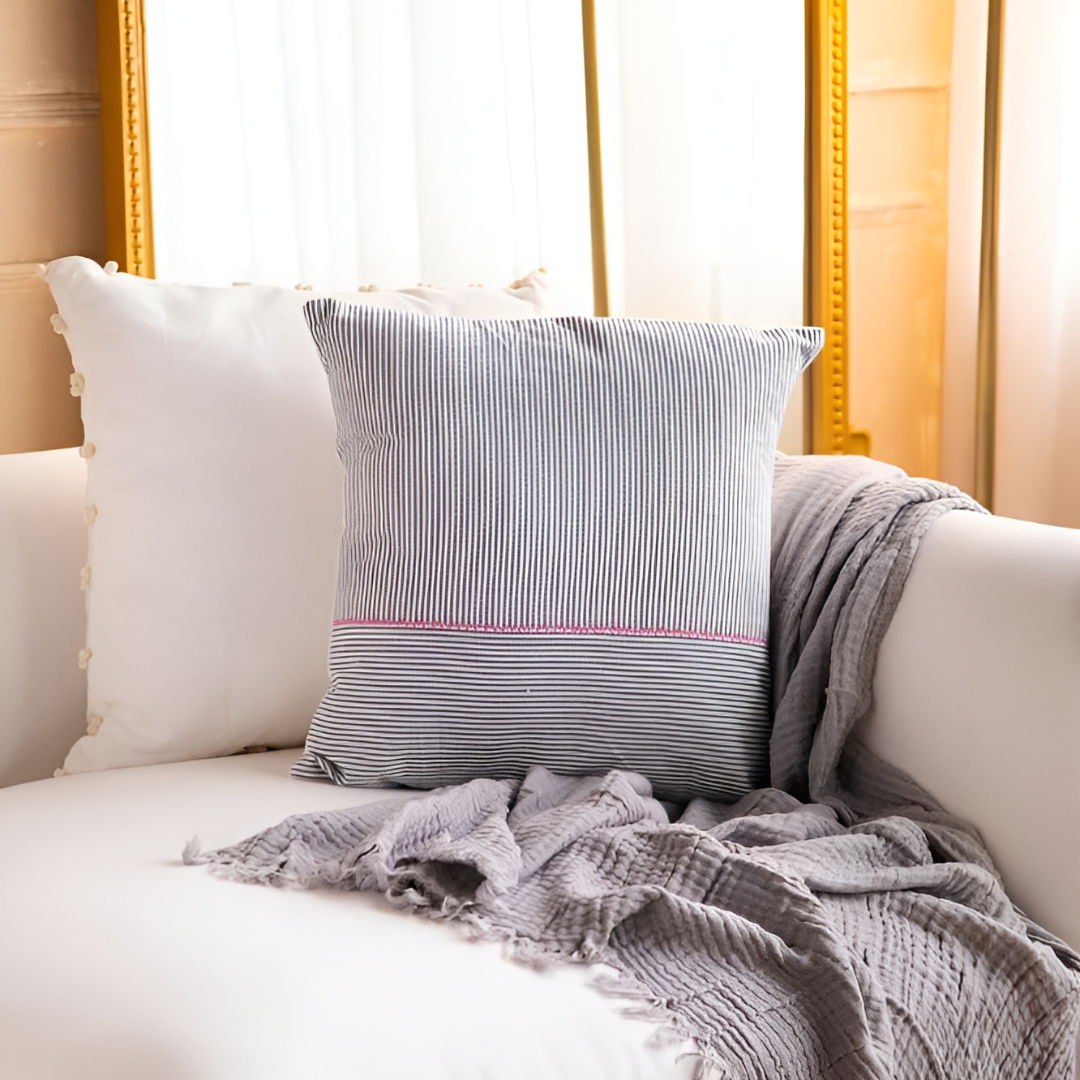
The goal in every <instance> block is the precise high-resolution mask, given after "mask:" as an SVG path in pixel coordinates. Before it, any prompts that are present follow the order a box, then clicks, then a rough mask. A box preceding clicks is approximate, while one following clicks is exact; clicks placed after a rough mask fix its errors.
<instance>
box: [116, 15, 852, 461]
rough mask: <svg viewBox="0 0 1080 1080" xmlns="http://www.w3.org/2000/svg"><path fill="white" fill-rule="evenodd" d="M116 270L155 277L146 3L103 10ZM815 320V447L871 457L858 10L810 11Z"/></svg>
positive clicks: (601, 259) (588, 70)
mask: <svg viewBox="0 0 1080 1080" xmlns="http://www.w3.org/2000/svg"><path fill="white" fill-rule="evenodd" d="M97 14H98V58H99V69H100V80H101V132H102V158H103V167H104V174H105V229H106V253H107V258H109V259H113V260H115V261H116V263H117V264H118V265H119V266H120V269H122V270H126V271H127V272H128V273H131V274H136V275H139V276H142V277H153V276H154V232H153V201H152V198H151V182H150V142H149V130H148V122H147V71H146V42H145V32H144V19H143V3H142V0H97ZM582 27H583V31H584V33H583V41H584V71H585V86H586V109H587V112H588V116H587V132H588V144H589V145H588V150H589V187H590V210H591V219H592V223H591V229H592V244H593V291H594V298H595V308H596V313H597V314H598V315H606V314H607V313H608V300H607V264H606V252H605V243H604V211H603V185H602V174H601V161H600V125H599V115H598V109H599V106H598V99H599V95H598V92H597V63H596V34H595V11H594V3H593V0H582ZM806 86H807V93H806V178H807V185H806V187H807V190H806V230H805V236H806V240H805V267H806V270H805V275H804V297H805V299H804V311H805V320H806V322H807V323H808V324H809V325H813V326H821V327H823V328H824V330H825V347H824V349H823V350H822V352H821V355H820V356H819V357H818V359H817V360H815V361H814V364H813V366H812V367H811V370H810V373H809V375H808V377H807V386H806V389H807V393H805V394H804V400H805V403H806V404H805V414H804V425H803V428H804V447H805V449H806V450H807V451H809V452H813V453H818V454H843V453H851V452H854V453H865V452H866V450H867V446H866V443H865V440H866V436H865V435H864V434H863V433H861V432H852V431H851V429H850V426H849V424H848V231H847V230H848V226H847V156H846V146H845V139H846V136H847V0H806Z"/></svg>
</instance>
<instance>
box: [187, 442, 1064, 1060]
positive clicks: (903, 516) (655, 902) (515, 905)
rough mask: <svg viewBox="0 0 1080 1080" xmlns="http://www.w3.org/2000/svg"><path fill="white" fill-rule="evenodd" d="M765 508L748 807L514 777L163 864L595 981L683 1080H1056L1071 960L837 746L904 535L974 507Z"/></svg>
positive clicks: (849, 479)
mask: <svg viewBox="0 0 1080 1080" xmlns="http://www.w3.org/2000/svg"><path fill="white" fill-rule="evenodd" d="M774 503H775V506H774V542H773V615H772V631H771V632H772V648H773V660H774V694H775V711H776V723H775V729H774V735H773V744H772V769H773V775H772V782H773V785H774V786H773V787H772V788H768V789H764V790H761V791H758V792H755V793H753V794H751V795H749V796H747V797H746V798H745V799H743V800H741V801H740V802H739V803H737V804H736V805H734V806H725V805H720V804H717V803H708V802H705V801H703V800H697V801H695V802H693V803H691V804H690V805H689V806H687V807H686V808H685V809H684V810H683V811H682V813H681V816H680V817H679V819H678V820H677V821H676V822H674V823H672V822H670V821H669V815H668V812H667V811H666V810H665V807H664V806H662V805H661V804H660V803H659V802H657V801H656V800H655V799H653V798H652V797H651V791H650V788H649V784H648V782H647V781H646V780H645V779H643V778H642V777H640V776H636V775H634V774H630V773H625V772H611V773H609V774H608V775H606V776H603V777H585V778H574V779H571V778H565V777H558V776H554V775H552V774H551V773H549V772H547V771H546V770H543V769H535V770H533V771H532V772H531V773H530V774H529V776H528V777H527V778H526V779H525V781H524V782H523V783H521V784H520V785H519V784H517V783H514V782H509V781H495V780H476V781H473V782H472V783H470V784H466V785H463V786H461V787H455V788H446V789H442V790H440V791H437V792H433V793H431V794H430V795H428V796H426V797H424V798H420V799H416V800H414V801H411V802H407V803H404V804H401V803H392V804H390V803H381V804H373V805H368V806H363V807H357V808H355V809H352V810H346V811H338V812H326V813H315V814H305V815H301V816H297V817H293V818H290V819H288V820H287V821H285V822H283V823H282V824H281V825H278V826H276V827H275V828H272V829H269V830H268V831H266V832H264V833H262V834H260V835H258V836H255V837H253V838H251V839H249V840H247V841H245V842H243V843H241V844H238V845H236V846H235V847H231V848H226V849H224V850H221V851H218V852H214V853H211V854H199V853H198V852H197V850H196V849H194V848H192V849H190V850H189V851H188V852H186V853H185V859H186V860H187V861H189V862H199V863H210V864H212V866H213V868H214V870H215V872H217V873H219V874H221V875H222V876H225V877H229V878H233V879H237V880H243V881H255V882H264V883H268V884H275V885H291V886H299V887H306V888H311V887H315V886H321V885H325V886H333V887H337V888H344V889H377V890H380V891H382V892H384V893H385V894H386V895H387V896H388V897H389V898H390V899H391V900H392V901H394V902H396V903H398V904H401V905H404V906H407V907H410V908H414V909H423V910H425V911H426V912H428V913H429V914H432V915H435V916H437V917H450V918H456V919H458V920H462V921H464V922H467V923H469V924H471V926H472V927H473V928H474V929H475V931H476V932H477V933H480V934H482V935H484V936H492V937H499V938H502V939H504V940H506V941H508V942H510V943H511V945H512V948H513V950H514V951H515V952H516V953H517V954H518V955H523V956H525V957H528V958H533V959H542V960H547V959H565V960H594V959H595V960H601V961H604V962H606V963H607V964H610V965H612V966H613V967H615V968H617V969H618V971H619V972H620V979H619V983H620V986H621V989H622V991H623V992H625V993H626V994H627V995H629V996H637V997H638V998H640V999H641V1000H642V1002H643V1003H644V1005H645V1006H646V1008H647V1010H648V1011H649V1012H650V1013H651V1015H654V1016H655V1017H657V1019H659V1020H662V1021H663V1022H664V1023H665V1024H666V1025H667V1026H668V1027H669V1028H670V1029H671V1030H673V1031H674V1032H677V1033H678V1034H679V1035H681V1036H685V1037H688V1038H690V1039H692V1040H693V1043H694V1045H695V1047H696V1049H697V1052H698V1054H699V1055H700V1065H699V1074H700V1076H702V1077H705V1076H715V1077H722V1078H736V1077H737V1078H746V1077H760V1078H792V1080H796V1078H798V1080H805V1078H811V1077H815V1078H816V1077H828V1078H836V1080H840V1078H847V1077H851V1078H856V1077H858V1078H860V1080H861V1078H881V1080H885V1078H892V1077H902V1078H909V1077H910V1078H913V1080H914V1078H919V1080H925V1078H930V1077H935V1078H938V1077H940V1078H943V1077H955V1078H957V1080H971V1078H976V1077H977V1078H990V1077H1000V1078H1002V1080H1004V1078H1021V1077H1024V1078H1033V1080H1034V1078H1039V1080H1050V1078H1067V1077H1072V1076H1073V1071H1074V1058H1075V1038H1076V1028H1077V1023H1078V1016H1080V975H1078V974H1077V969H1078V968H1080V959H1078V958H1077V957H1076V955H1075V954H1073V953H1072V952H1071V951H1070V950H1068V949H1067V948H1066V947H1065V946H1064V945H1062V944H1061V943H1060V942H1058V941H1056V940H1055V939H1053V938H1051V937H1050V936H1049V935H1047V934H1045V933H1044V932H1042V931H1039V930H1038V928H1036V927H1033V926H1032V925H1031V924H1030V923H1028V922H1027V921H1026V920H1025V919H1024V918H1023V916H1021V915H1020V914H1019V913H1018V912H1017V911H1016V910H1015V909H1014V908H1013V906H1012V905H1011V904H1010V902H1009V900H1008V899H1007V897H1006V896H1005V894H1004V892H1003V890H1002V888H1001V885H1000V882H999V880H998V878H997V876H996V874H995V872H994V870H993V867H992V865H991V863H990V859H989V857H988V855H987V854H986V851H985V849H984V848H983V846H982V844H981V843H980V841H979V839H978V836H977V834H976V833H975V832H974V830H972V829H970V828H969V827H967V826H965V825H964V824H962V823H961V822H958V821H956V820H954V819H952V818H951V817H950V816H949V815H948V814H946V813H945V812H944V811H943V810H942V809H941V808H940V807H939V806H937V805H936V804H935V803H934V801H933V800H932V799H931V798H930V797H929V796H928V795H927V794H926V793H925V792H923V791H922V790H921V789H920V788H919V787H918V786H917V785H916V784H915V783H914V782H913V781H911V780H910V779H909V778H907V777H906V776H904V775H903V774H901V773H899V772H898V771H897V770H895V769H892V768H890V767H889V766H887V765H886V764H885V763H883V762H881V761H879V760H877V759H875V758H874V757H872V756H871V755H870V754H869V753H868V752H867V751H865V750H862V749H860V748H859V747H858V745H857V744H856V743H855V742H854V741H853V740H849V738H848V736H849V733H850V732H851V729H852V727H853V726H854V724H855V723H856V721H857V720H858V719H859V718H860V717H861V716H862V715H863V714H864V712H865V711H866V709H867V707H868V705H869V702H870V691H871V674H872V671H873V665H874V660H875V656H876V653H877V648H878V645H879V644H880V641H881V638H882V636H883V635H884V632H885V629H886V628H887V626H888V623H889V619H890V618H891V616H892V613H893V610H894V608H895V606H896V603H897V600H898V598H899V595H900V591H901V589H902V587H903V583H904V580H905V578H906V576H907V573H908V570H909V568H910V565H911V562H912V560H913V558H914V555H915V551H916V549H917V548H918V544H919V541H920V539H921V537H922V536H923V535H924V533H925V532H926V530H927V529H928V528H929V526H930V525H931V524H932V522H933V521H934V520H935V519H936V518H937V517H938V516H939V515H940V514H942V513H944V512H945V511H947V510H950V509H954V508H965V509H974V510H977V509H978V508H977V507H976V506H975V505H974V504H973V503H971V502H970V500H968V499H966V497H964V496H962V495H961V494H960V493H959V492H957V491H955V490H954V489H951V488H946V487H944V486H943V485H940V484H935V483H931V482H929V481H919V480H911V479H908V478H907V477H905V476H904V474H903V473H901V472H899V470H896V469H891V468H889V467H887V466H882V465H878V464H876V463H873V462H868V461H865V460H862V459H858V458H829V459H817V458H807V459H799V458H791V459H787V458H780V459H779V460H778V462H777V470H776V480H775V486H774ZM553 1034H554V1033H553Z"/></svg>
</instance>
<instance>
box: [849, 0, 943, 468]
mask: <svg viewBox="0 0 1080 1080" xmlns="http://www.w3.org/2000/svg"><path fill="white" fill-rule="evenodd" d="M848 18H849V35H850V36H849V42H848V50H849V52H848V65H849V83H848V89H849V106H848V107H849V122H850V128H849V130H850V137H849V142H848V146H849V174H848V185H849V187H848V200H849V202H848V209H849V223H850V230H851V236H850V251H851V264H850V285H849V287H850V311H851V375H850V379H851V398H850V416H851V424H852V426H853V427H854V428H865V429H868V430H869V431H870V435H871V439H872V453H873V456H874V457H876V458H879V459H881V460H883V461H890V462H893V463H895V464H897V465H900V466H901V467H902V468H904V469H906V470H907V471H908V472H909V473H913V474H916V475H920V476H931V477H937V476H938V475H939V474H940V471H941V385H942V354H943V347H944V324H945V266H946V239H947V194H948V183H947V181H948V157H949V76H950V68H951V63H952V33H953V4H952V2H951V0H849V4H848Z"/></svg>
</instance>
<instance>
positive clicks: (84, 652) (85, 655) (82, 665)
mask: <svg viewBox="0 0 1080 1080" xmlns="http://www.w3.org/2000/svg"><path fill="white" fill-rule="evenodd" d="M93 655H94V654H93V653H92V652H91V651H90V650H89V649H87V648H85V647H83V648H81V649H80V650H79V670H80V671H85V670H86V669H87V668H88V667H89V666H90V657H91V656H93Z"/></svg>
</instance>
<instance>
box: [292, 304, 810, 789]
mask: <svg viewBox="0 0 1080 1080" xmlns="http://www.w3.org/2000/svg"><path fill="white" fill-rule="evenodd" d="M305 314H306V316H307V320H308V324H309V326H310V327H311V329H312V332H313V334H314V337H315V341H316V344H317V345H318V348H319V352H320V354H321V356H322V359H323V363H324V364H325V366H326V369H327V372H328V374H329V379H330V388H331V395H332V397H333V401H334V410H335V413H336V416H337V424H338V450H339V453H340V454H341V457H342V460H343V462H344V464H345V470H346V476H347V480H346V495H345V506H346V511H345V533H344V538H343V541H342V551H341V566H340V576H339V583H338V599H337V615H336V621H335V624H334V629H333V637H332V642H331V651H330V674H331V685H330V689H329V691H328V692H327V694H326V696H325V698H324V699H323V702H322V704H321V705H320V706H319V709H318V711H317V712H316V714H315V719H314V723H313V725H312V728H311V731H310V733H309V735H308V740H307V748H306V750H305V753H304V756H303V757H302V758H301V760H300V761H299V762H298V763H297V765H296V767H295V769H294V774H295V775H297V776H303V777H330V778H331V779H333V780H335V781H337V782H338V783H342V784H355V785H361V786H379V785H386V784H404V785H408V786H410V787H433V786H437V785H442V784H453V783H459V782H462V781H465V780H469V779H471V778H473V777H477V776H492V777H514V776H522V775H523V774H524V773H525V772H526V770H527V769H528V768H529V767H531V766H533V765H545V766H547V767H548V768H550V769H552V770H554V771H555V772H559V773H570V774H575V773H597V772H603V771H605V770H607V769H611V768H623V769H632V770H635V771H637V772H641V773H644V774H645V775H646V776H648V777H649V779H650V780H651V781H652V782H653V784H654V786H655V788H656V790H657V791H658V793H660V794H662V795H666V796H668V797H671V798H689V797H692V796H697V795H703V796H709V797H712V798H721V799H734V798H736V797H738V796H740V795H742V794H743V793H745V792H746V791H748V790H750V789H752V788H754V787H756V786H759V785H760V784H762V783H763V782H765V780H766V775H767V754H768V739H769V727H770V721H769V670H768V652H767V647H766V640H765V638H766V631H767V625H768V582H769V502H770V493H771V480H772V467H773V448H774V446H775V444H776V438H777V434H778V431H779V426H780V421H781V416H782V412H783V408H784V403H785V401H786V399H787V396H788V394H789V392H790V390H791V388H792V386H793V384H794V382H795V380H796V378H797V377H798V375H799V373H800V372H801V371H802V370H803V369H804V368H805V367H806V365H807V364H808V363H809V362H810V360H811V359H812V357H813V356H814V355H815V354H816V353H817V351H818V350H819V349H820V347H821V343H822V332H821V331H820V330H816V329H780V330H765V331H756V330H747V329H744V328H741V327H734V326H721V325H716V324H708V323H676V322H660V321H655V322H654V321H638V320H630V319H590V318H560V319H534V320H527V321H523V322H510V321H501V320H500V321H494V320H471V319H470V320H466V319H453V318H435V317H430V316H422V315H415V314H411V313H406V312H399V311H377V310H370V309H363V308H359V307H355V306H352V305H349V304H345V303H341V302H338V301H332V300H317V301H314V302H312V303H309V304H308V305H306V307H305Z"/></svg>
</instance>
